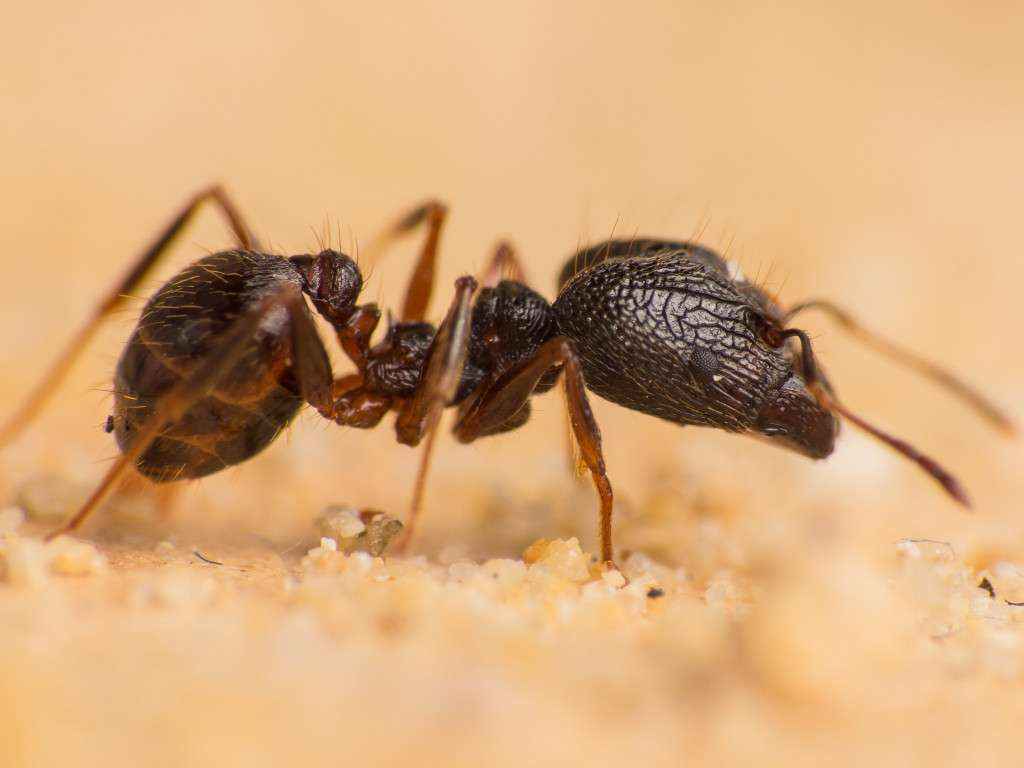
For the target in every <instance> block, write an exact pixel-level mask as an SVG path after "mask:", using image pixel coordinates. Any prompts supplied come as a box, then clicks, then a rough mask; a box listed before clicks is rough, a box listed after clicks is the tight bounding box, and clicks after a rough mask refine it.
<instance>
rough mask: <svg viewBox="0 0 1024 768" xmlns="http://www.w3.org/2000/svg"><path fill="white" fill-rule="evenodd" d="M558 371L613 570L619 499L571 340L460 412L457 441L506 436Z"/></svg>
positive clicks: (559, 339) (551, 344)
mask: <svg viewBox="0 0 1024 768" xmlns="http://www.w3.org/2000/svg"><path fill="white" fill-rule="evenodd" d="M558 365H561V366H562V367H563V370H564V380H565V395H566V402H567V404H568V407H569V420H570V422H571V424H572V431H573V435H574V436H575V438H576V442H577V443H578V445H579V446H580V452H581V454H582V458H583V461H584V463H585V464H586V465H587V468H588V469H589V470H590V474H591V477H592V478H593V481H594V488H595V490H596V491H597V495H598V498H599V499H600V503H601V509H600V521H601V528H600V534H601V535H600V538H601V560H602V561H603V562H604V563H606V564H608V565H609V566H613V567H614V548H613V545H612V504H613V500H614V497H613V495H612V486H611V482H610V481H609V480H608V473H607V471H606V470H605V464H604V454H603V453H602V451H601V430H600V428H599V427H598V426H597V421H596V420H595V419H594V413H593V411H592V410H591V408H590V401H589V400H588V398H587V391H586V388H585V386H584V381H583V371H582V370H581V368H580V362H579V357H578V356H577V354H576V350H575V349H574V348H573V346H572V342H570V341H569V340H568V339H567V338H566V337H564V336H556V337H555V338H553V339H551V340H549V341H546V342H545V343H544V344H543V345H542V346H541V347H540V349H538V350H537V354H536V355H534V357H533V358H531V359H530V360H527V361H526V362H524V363H522V364H520V365H519V366H518V367H516V368H513V369H511V370H509V371H507V372H506V373H504V374H503V375H502V376H500V377H499V378H498V379H497V380H495V381H494V382H492V383H491V384H490V386H487V387H486V388H485V389H482V390H481V392H480V394H479V395H477V396H476V397H474V398H473V399H472V401H471V402H470V403H468V405H467V406H466V407H465V408H464V409H463V410H462V411H461V412H460V414H459V420H458V422H457V423H456V425H455V435H456V437H457V438H458V440H459V441H461V442H463V443H469V442H472V441H473V440H475V439H477V438H478V437H482V436H483V435H486V434H490V433H492V432H496V431H501V430H502V428H503V427H505V426H506V425H508V423H509V422H510V421H511V420H514V419H515V418H516V417H517V415H518V414H520V413H521V412H522V410H523V408H524V407H525V406H526V404H527V402H528V401H529V398H530V394H531V393H532V392H533V390H534V389H535V388H536V386H537V383H538V382H539V381H540V380H541V377H543V376H544V375H545V374H546V373H547V372H548V371H550V370H551V369H552V368H554V367H556V366H558Z"/></svg>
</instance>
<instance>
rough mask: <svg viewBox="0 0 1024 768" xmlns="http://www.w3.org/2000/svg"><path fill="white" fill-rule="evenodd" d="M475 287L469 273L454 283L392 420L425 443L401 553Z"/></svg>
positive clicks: (457, 375)
mask: <svg viewBox="0 0 1024 768" xmlns="http://www.w3.org/2000/svg"><path fill="white" fill-rule="evenodd" d="M476 287H477V284H476V280H474V279H473V278H472V277H468V276H465V277H460V278H459V279H458V280H456V281H455V296H454V298H453V299H452V303H451V306H450V307H449V309H448V313H447V314H446V315H445V318H444V320H443V321H442V322H441V326H440V327H439V328H438V329H437V335H436V336H435V337H434V343H433V345H432V349H431V352H430V357H429V359H428V360H427V366H426V369H425V370H424V373H423V378H422V379H421V380H420V384H419V386H418V387H417V388H416V392H415V394H414V395H413V396H412V397H411V398H410V399H409V400H407V401H405V402H404V403H403V404H402V406H401V408H400V410H399V413H398V418H397V419H396V421H395V431H396V433H397V436H398V441H399V442H400V443H404V444H405V445H410V446H415V445H419V443H420V442H421V441H422V440H423V438H424V437H426V444H425V445H424V446H423V453H422V454H421V455H420V465H419V469H418V470H417V472H416V482H415V485H414V486H413V494H412V502H411V503H410V505H409V517H408V518H407V520H406V524H405V533H404V534H403V537H402V540H401V541H400V542H399V543H398V545H397V547H396V549H397V550H398V551H400V552H401V551H404V550H405V548H406V547H407V546H408V545H409V542H411V541H412V538H413V535H414V533H415V530H416V524H417V522H418V520H419V517H420V514H421V513H422V510H423V498H424V494H425V492H426V484H427V473H428V472H429V470H430V460H431V457H432V456H433V449H434V442H435V440H436V439H437V431H438V425H439V424H440V421H441V413H442V412H443V411H444V408H445V406H447V405H448V403H450V402H451V401H452V399H453V398H454V397H455V394H456V392H457V391H458V388H459V382H460V380H461V378H462V369H463V366H464V365H465V362H466V356H467V354H468V351H469V333H470V329H471V321H472V315H473V294H474V293H475V292H476Z"/></svg>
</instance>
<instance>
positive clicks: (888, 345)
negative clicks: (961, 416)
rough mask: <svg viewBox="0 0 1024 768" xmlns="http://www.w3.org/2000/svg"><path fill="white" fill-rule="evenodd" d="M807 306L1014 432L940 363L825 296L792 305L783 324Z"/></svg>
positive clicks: (1003, 415) (984, 399) (983, 399)
mask: <svg viewBox="0 0 1024 768" xmlns="http://www.w3.org/2000/svg"><path fill="white" fill-rule="evenodd" d="M808 309H816V310H818V311H820V312H823V313H825V314H826V315H828V316H829V317H830V318H831V319H832V320H834V321H835V322H836V323H838V324H839V326H840V327H841V328H842V329H843V330H845V331H846V332H847V333H849V334H850V335H851V336H853V337H854V338H856V339H859V340H860V341H861V342H863V343H864V344H865V345H866V346H868V347H871V348H872V349H874V350H875V351H876V352H879V353H881V354H883V355H885V356H886V357H888V358H889V359H890V360H893V361H895V362H897V363H900V364H902V365H905V366H906V367H907V368H910V369H912V370H915V371H917V372H918V373H919V374H921V375H922V376H924V377H925V378H928V379H931V380H932V381H934V382H935V383H936V384H938V385H939V386H940V387H944V388H945V389H947V390H949V391H950V392H952V393H953V394H954V395H956V396H957V397H959V398H960V399H961V400H963V401H964V402H965V403H966V404H967V405H969V406H970V407H971V408H973V409H974V411H975V412H976V413H977V414H978V415H979V416H981V417H982V418H984V419H986V420H987V421H988V422H989V423H990V424H992V426H994V427H995V428H996V429H998V430H1000V431H1001V432H1003V433H1004V434H1006V435H1013V434H1014V433H1015V432H1016V426H1015V425H1014V423H1013V420H1012V419H1011V418H1010V417H1009V416H1008V415H1007V414H1006V413H1005V412H1004V411H1003V410H1002V409H1001V408H1000V407H999V406H997V405H996V404H995V403H993V402H992V401H991V400H990V399H989V398H988V397H986V396H985V395H984V394H982V393H981V392H979V391H978V390H977V389H976V388H975V387H973V386H972V385H970V384H968V383H967V382H966V381H964V380H963V379H961V378H960V377H958V376H956V375H955V374H953V373H952V372H950V371H948V370H947V369H946V368H944V367H942V366H941V365H938V364H936V363H933V362H932V361H931V360H928V359H926V358H924V357H921V356H920V355H919V354H917V353H916V352H914V351H912V350H909V349H907V348H906V347H903V346H901V345H899V344H897V343H896V342H894V341H890V340H889V339H887V338H885V337H884V336H881V335H880V334H878V333H875V332H874V331H871V330H868V329H867V328H865V327H864V326H863V325H862V324H861V323H860V322H858V321H857V320H856V319H855V318H854V316H853V315H852V314H851V313H850V312H848V311H847V310H845V309H843V308H842V307H840V306H839V305H837V304H834V303H833V302H831V301H828V300H826V299H811V300H809V301H802V302H800V303H799V304H795V305H794V306H793V307H792V308H791V309H790V310H789V311H788V312H787V313H786V315H785V317H784V318H783V324H788V323H789V321H790V320H791V319H792V318H793V317H795V316H796V315H797V314H799V313H800V312H803V311H805V310H808Z"/></svg>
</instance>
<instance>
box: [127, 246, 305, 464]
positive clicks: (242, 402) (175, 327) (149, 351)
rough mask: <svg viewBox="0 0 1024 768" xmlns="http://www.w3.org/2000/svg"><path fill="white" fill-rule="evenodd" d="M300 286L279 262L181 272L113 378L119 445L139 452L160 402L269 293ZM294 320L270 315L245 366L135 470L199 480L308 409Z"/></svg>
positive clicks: (244, 355) (232, 261) (209, 263)
mask: <svg viewBox="0 0 1024 768" xmlns="http://www.w3.org/2000/svg"><path fill="white" fill-rule="evenodd" d="M289 283H290V284H293V285H295V287H296V288H297V289H301V285H302V281H301V279H300V278H299V275H298V274H297V272H296V270H295V268H294V267H293V266H292V265H291V264H290V263H289V262H288V261H286V260H285V259H282V258H281V257H279V256H272V255H268V254H262V253H256V252H251V251H224V252H221V253H216V254H213V255H211V256H207V257H206V258H204V259H201V260H200V261H197V262H196V263H195V264H193V265H191V266H189V267H187V268H186V269H184V270H182V271H181V272H180V273H178V275H177V276H175V277H174V278H173V279H172V280H171V281H170V282H168V283H167V284H166V285H164V286H163V287H162V288H161V289H160V290H158V291H157V293H156V294H154V296H153V297H152V298H151V299H150V300H149V302H148V303H147V304H146V307H145V309H144V310H143V312H142V316H141V318H140V320H139V325H138V326H137V327H136V329H135V331H134V332H133V334H132V336H131V338H130V339H129V341H128V344H127V345H126V346H125V348H124V351H123V352H122V354H121V357H120V359H119V360H118V363H117V368H116V371H115V375H114V414H113V426H114V435H115V437H116V439H117V443H118V447H119V448H121V450H125V449H126V448H127V447H128V446H130V445H131V443H132V440H133V438H134V436H135V434H136V433H137V432H138V429H139V426H140V425H141V424H143V423H144V422H145V421H146V420H147V419H149V418H150V417H151V416H152V414H153V409H154V408H155V407H156V404H157V402H158V401H159V400H160V399H161V398H162V397H164V396H165V395H166V394H167V393H168V392H169V391H170V390H171V389H172V388H173V387H174V386H176V385H177V384H179V383H180V382H181V381H182V378H183V377H185V376H187V375H189V374H190V373H192V371H193V370H194V369H195V367H196V366H197V365H199V364H201V362H202V361H203V360H204V359H205V358H206V356H207V355H208V354H209V353H211V352H212V351H213V345H214V344H216V342H217V341H218V340H219V339H220V338H221V337H222V335H223V334H224V332H226V331H227V329H228V328H230V327H231V325H232V324H233V323H234V322H236V321H237V320H238V319H239V318H240V317H243V316H244V315H245V314H246V312H248V311H250V310H251V309H252V308H253V307H254V306H255V305H256V304H258V303H259V302H260V301H261V300H262V299H263V298H264V297H265V296H266V295H268V293H272V292H274V291H277V290H280V289H281V287H282V286H285V285H287V284H289ZM288 323H289V318H288V313H287V311H286V310H285V308H284V307H280V308H278V309H277V310H275V311H274V312H271V313H268V315H267V317H265V318H264V319H263V321H262V322H261V323H260V326H259V328H258V329H257V330H256V331H255V332H254V333H253V334H252V335H251V337H249V338H248V339H246V340H245V341H243V342H242V344H244V346H245V349H244V350H240V351H239V352H238V361H237V362H236V363H235V364H234V366H233V367H232V368H231V370H230V371H229V372H227V373H226V374H225V375H223V376H221V377H220V378H219V379H218V381H217V382H216V384H215V385H214V386H213V387H212V388H211V390H210V391H209V392H208V393H207V394H205V396H203V397H202V398H200V399H199V400H197V401H196V402H195V403H193V404H192V405H191V406H190V407H189V409H188V411H187V412H186V413H184V414H183V415H182V416H181V418H180V419H178V420H176V421H174V422H173V423H171V424H169V425H167V427H166V428H165V429H164V430H163V431H162V432H161V434H160V435H159V436H158V437H156V438H155V439H154V440H153V443H152V445H151V446H150V447H149V448H148V449H147V450H146V451H145V453H143V454H142V456H141V457H140V458H139V460H138V462H137V463H136V465H135V466H136V469H137V470H138V471H139V472H140V473H142V474H143V475H146V476H147V477H149V478H150V479H152V480H156V481H158V482H160V481H169V480H176V479H184V478H197V477H203V476H204V475H209V474H212V473H214V472H217V471H218V470H221V469H224V468H225V467H228V466H231V465H233V464H238V463H239V462H242V461H245V460H246V459H248V458H250V457H252V456H254V455H256V454H257V453H259V452H260V451H262V450H263V449H264V448H265V447H266V446H267V445H269V444H270V443H271V442H272V441H273V440H274V438H275V437H276V436H277V434H278V433H279V432H280V431H281V430H282V429H283V428H284V427H286V426H287V425H288V424H289V423H290V422H291V420H292V419H293V418H294V417H295V414H296V413H298V411H299V409H300V408H301V407H302V404H303V399H302V397H301V394H300V392H299V390H298V387H297V383H296V381H295V377H294V375H293V373H292V370H291V361H290V359H289V357H290V334H289V326H288Z"/></svg>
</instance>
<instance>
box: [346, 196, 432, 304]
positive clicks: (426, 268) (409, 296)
mask: <svg viewBox="0 0 1024 768" xmlns="http://www.w3.org/2000/svg"><path fill="white" fill-rule="evenodd" d="M447 218H448V206H446V205H445V204H444V203H442V202H440V201H438V200H427V201H426V202H423V203H421V204H420V205H417V206H416V207H415V208H413V209H412V210H410V211H408V212H407V213H405V214H403V215H402V216H400V217H399V218H398V219H397V220H395V221H394V222H393V223H392V224H391V225H390V226H388V227H387V228H385V229H384V231H383V232H381V233H380V234H378V235H377V236H376V237H374V238H373V239H372V240H371V241H370V243H369V244H368V245H367V247H366V248H365V249H364V250H363V259H362V260H363V261H364V263H365V264H366V267H367V268H368V269H369V268H372V266H373V263H374V262H375V261H376V259H377V258H378V257H379V255H380V254H381V252H382V251H383V250H384V249H385V248H387V247H388V246H390V245H392V244H393V243H394V242H395V241H397V240H399V239H400V238H402V237H404V236H405V235H407V234H409V233H410V232H412V231H414V230H415V229H416V228H417V227H419V226H420V225H421V224H426V226H427V236H426V238H425V239H424V241H423V245H422V247H421V248H420V253H419V257H418V258H417V259H416V266H415V267H413V271H412V276H411V277H410V279H409V285H408V286H407V288H406V291H405V298H404V299H403V301H402V311H401V314H400V315H399V319H400V320H402V321H403V322H420V321H422V320H423V319H424V318H425V317H426V314H427V307H428V305H429V304H430V297H431V295H432V294H433V291H434V274H435V272H436V267H437V251H438V244H439V243H440V240H441V230H442V229H443V228H444V223H445V220H446V219H447Z"/></svg>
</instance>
